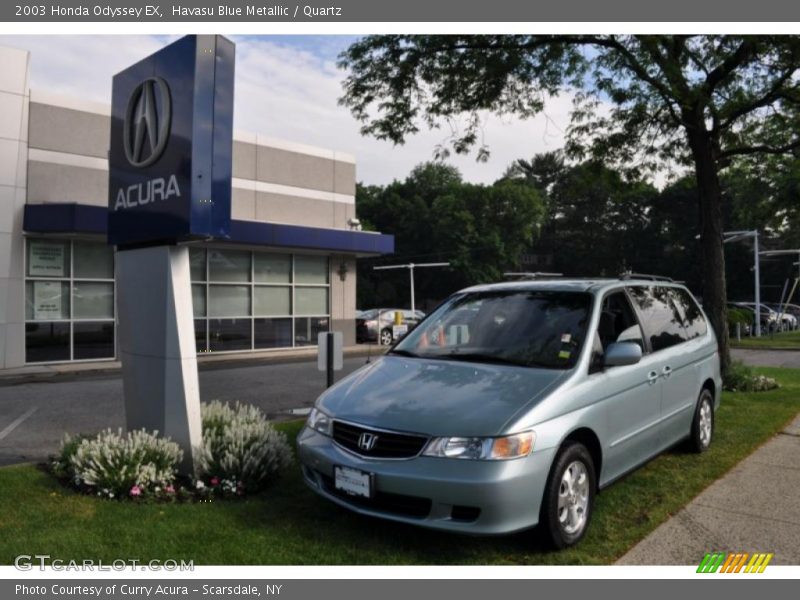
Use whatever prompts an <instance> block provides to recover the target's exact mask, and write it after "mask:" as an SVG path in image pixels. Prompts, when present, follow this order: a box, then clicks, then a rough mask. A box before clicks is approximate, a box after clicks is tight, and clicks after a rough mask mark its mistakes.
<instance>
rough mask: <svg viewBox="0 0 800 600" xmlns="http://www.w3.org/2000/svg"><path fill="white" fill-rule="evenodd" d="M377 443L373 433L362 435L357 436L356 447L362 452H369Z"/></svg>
mask: <svg viewBox="0 0 800 600" xmlns="http://www.w3.org/2000/svg"><path fill="white" fill-rule="evenodd" d="M377 442H378V436H377V435H375V434H374V433H362V434H361V435H360V436H358V447H359V449H361V450H363V451H364V452H369V451H370V450H372V449H373V448H374V447H375V444H376V443H377Z"/></svg>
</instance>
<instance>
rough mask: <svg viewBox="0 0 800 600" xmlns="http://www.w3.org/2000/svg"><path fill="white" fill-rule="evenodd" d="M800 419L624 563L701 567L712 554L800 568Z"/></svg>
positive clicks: (742, 463) (630, 554)
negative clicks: (759, 557) (765, 557)
mask: <svg viewBox="0 0 800 600" xmlns="http://www.w3.org/2000/svg"><path fill="white" fill-rule="evenodd" d="M799 458H800V416H798V417H796V418H795V419H794V421H793V422H792V423H791V424H790V425H789V426H788V427H786V428H785V429H784V430H783V431H782V432H781V433H779V434H778V435H776V436H775V437H773V438H772V439H771V440H769V441H768V442H766V443H765V444H764V445H763V446H761V447H760V448H759V449H758V450H756V451H755V452H754V453H753V454H751V455H750V456H748V457H747V458H745V459H744V460H743V461H742V462H741V463H739V464H738V465H737V466H735V467H734V468H733V469H732V470H731V471H730V472H729V473H728V474H727V475H725V476H724V477H722V478H721V479H719V480H718V481H716V482H714V483H713V484H712V485H710V486H709V487H708V488H706V490H705V491H703V492H702V493H701V494H700V495H699V496H697V497H696V498H695V499H694V500H692V502H690V503H689V504H688V505H687V506H685V507H684V508H683V509H681V511H680V512H678V513H677V514H676V515H674V516H673V517H672V518H670V519H669V520H668V521H666V522H665V523H663V524H662V525H661V526H659V527H658V528H657V529H656V530H655V531H653V533H651V534H650V535H649V536H647V537H646V538H645V539H644V540H642V541H641V542H639V543H638V544H637V545H636V546H634V547H633V548H632V549H631V550H630V551H629V552H628V553H627V554H626V555H625V556H623V557H622V558H621V559H620V560H619V561H618V562H617V564H619V565H697V564H699V563H700V561H701V560H702V558H703V556H704V555H705V553H706V552H712V551H722V552H750V553H752V552H774V553H775V557H774V558H773V559H772V562H771V563H770V564H783V565H797V564H800V461H799V460H798V459H799Z"/></svg>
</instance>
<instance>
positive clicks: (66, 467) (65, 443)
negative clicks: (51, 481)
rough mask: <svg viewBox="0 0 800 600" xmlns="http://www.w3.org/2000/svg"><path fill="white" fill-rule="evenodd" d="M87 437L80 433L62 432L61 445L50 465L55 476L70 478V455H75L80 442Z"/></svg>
mask: <svg viewBox="0 0 800 600" xmlns="http://www.w3.org/2000/svg"><path fill="white" fill-rule="evenodd" d="M87 438H88V436H86V435H81V434H78V435H70V434H69V433H66V434H64V437H63V438H62V440H61V446H60V447H59V449H58V454H56V455H55V457H53V460H52V463H51V465H50V467H51V469H52V471H53V474H54V475H55V476H56V477H60V478H62V479H72V457H73V456H74V455H75V451H76V450H77V449H78V446H80V444H81V442H82V441H83V440H85V439H87Z"/></svg>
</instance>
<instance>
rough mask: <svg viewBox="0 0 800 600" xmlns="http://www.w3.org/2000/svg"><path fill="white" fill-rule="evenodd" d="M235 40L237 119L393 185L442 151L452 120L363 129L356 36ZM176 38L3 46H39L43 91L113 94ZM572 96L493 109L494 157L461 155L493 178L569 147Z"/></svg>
mask: <svg viewBox="0 0 800 600" xmlns="http://www.w3.org/2000/svg"><path fill="white" fill-rule="evenodd" d="M229 37H230V39H231V40H232V41H234V42H235V43H236V84H235V96H234V97H235V108H234V127H235V128H236V129H239V130H243V131H249V132H254V133H261V134H264V135H268V136H272V137H276V138H281V139H285V140H289V141H293V142H299V143H303V144H310V145H314V146H321V147H323V148H328V149H332V150H338V151H342V152H347V153H349V154H352V155H354V156H355V157H356V165H357V175H356V177H357V179H358V180H359V181H361V182H363V183H367V184H381V185H382V184H387V183H390V182H391V181H393V180H395V179H400V180H402V179H404V178H405V177H406V175H407V174H408V173H409V172H410V171H411V169H412V168H413V167H414V166H415V165H417V164H419V163H421V162H425V161H428V160H432V159H433V154H434V150H435V148H436V146H437V145H439V144H441V143H442V142H443V141H444V140H445V138H446V136H447V131H449V129H447V130H444V129H440V130H434V131H428V130H423V131H421V132H420V133H419V134H417V135H415V136H413V137H411V138H409V139H408V140H407V141H406V143H405V144H404V145H402V146H394V145H393V144H392V143H391V142H386V141H379V140H376V139H374V138H371V137H364V136H362V135H361V134H360V133H359V126H360V124H359V122H358V121H356V120H355V119H354V118H353V117H352V116H351V115H350V112H349V111H348V110H347V109H346V108H344V107H341V106H339V105H338V103H337V101H338V99H339V97H340V96H341V95H342V87H341V82H342V80H343V79H344V77H345V75H346V73H345V72H344V71H342V70H340V69H338V68H337V66H336V58H337V56H338V55H339V53H340V52H341V51H343V50H344V49H346V48H347V46H348V45H349V44H350V43H352V42H353V41H354V40H355V39H357V38H355V37H353V36H337V35H320V36H288V35H287V36H280V35H264V36H229ZM173 39H176V38H174V37H168V36H154V35H153V36H148V35H137V36H133V35H114V36H90V35H71V36H70V35H65V36H0V45H3V46H11V47H14V48H22V49H25V50H29V51H30V52H31V81H30V87H31V88H32V89H34V90H42V91H50V92H55V93H60V94H67V95H72V96H80V97H83V98H85V99H87V100H93V101H96V102H103V103H107V104H108V103H110V101H111V78H112V76H113V75H114V74H115V73H117V72H119V71H121V70H123V69H124V68H126V67H127V66H129V65H131V64H133V63H134V62H136V61H138V60H140V59H142V58H144V57H145V56H147V55H148V54H151V53H152V52H155V51H156V50H158V49H160V48H162V47H163V46H164V45H165V44H167V43H169V42H170V41H172V40H173ZM570 107H571V98H569V97H568V96H562V97H557V98H553V99H550V100H549V101H548V105H547V107H546V110H545V114H542V115H539V116H537V117H536V118H534V119H530V120H520V119H517V118H515V117H499V116H495V115H486V116H485V120H484V128H483V131H484V140H485V142H486V144H488V146H489V149H490V151H491V156H490V158H489V161H488V162H486V163H479V162H476V161H475V154H472V155H471V156H455V157H452V158H449V159H448V160H447V161H446V162H448V163H450V164H453V165H455V166H456V167H458V169H459V170H460V171H461V173H462V175H463V176H464V179H465V180H467V181H471V182H475V183H491V182H493V181H495V180H496V179H498V178H499V177H500V176H501V175H502V174H503V171H505V169H506V167H507V166H508V165H509V164H511V163H512V162H513V161H514V160H516V159H518V158H526V159H529V158H530V157H532V156H533V155H535V154H537V153H539V152H548V151H552V150H556V149H558V148H560V147H561V146H562V145H563V143H564V133H565V131H566V128H567V125H568V115H569V109H570Z"/></svg>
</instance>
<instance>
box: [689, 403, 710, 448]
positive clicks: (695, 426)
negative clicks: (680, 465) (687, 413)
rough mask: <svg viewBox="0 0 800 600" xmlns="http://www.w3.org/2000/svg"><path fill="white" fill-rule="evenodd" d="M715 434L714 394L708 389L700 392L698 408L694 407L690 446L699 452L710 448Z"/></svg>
mask: <svg viewBox="0 0 800 600" xmlns="http://www.w3.org/2000/svg"><path fill="white" fill-rule="evenodd" d="M713 435H714V395H713V394H712V393H711V391H710V390H708V389H703V391H702V392H700V397H699V398H698V399H697V408H695V409H694V420H693V421H692V430H691V432H690V433H689V448H690V449H691V450H692V451H693V452H697V453H698V454H699V453H701V452H705V451H706V450H708V447H709V446H710V445H711V438H712V437H713Z"/></svg>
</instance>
